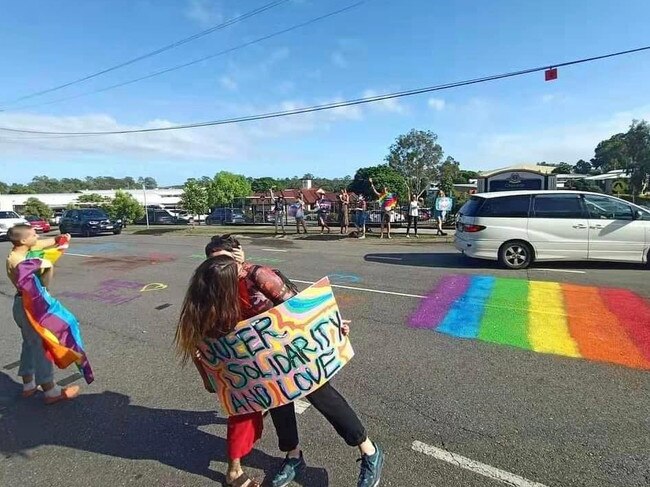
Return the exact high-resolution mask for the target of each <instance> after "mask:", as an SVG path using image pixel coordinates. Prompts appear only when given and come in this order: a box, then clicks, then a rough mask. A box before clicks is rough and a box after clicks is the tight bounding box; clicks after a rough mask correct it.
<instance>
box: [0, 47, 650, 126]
mask: <svg viewBox="0 0 650 487" xmlns="http://www.w3.org/2000/svg"><path fill="white" fill-rule="evenodd" d="M647 50H650V46H645V47H639V48H636V49H629V50H626V51H619V52H614V53H610V54H603V55H601V56H594V57H589V58H583V59H576V60H573V61H567V62H563V63H557V64H550V65H548V64H547V65H544V66H539V67H535V68H528V69H523V70H519V71H512V72H509V73H502V74H495V75H491V76H485V77H482V78H474V79H469V80H464V81H457V82H453V83H447V84H442V85H436V86H427V87H423V88H415V89H412V90H406V91H398V92H393V93H385V94H383V95H377V96H370V97H364V98H356V99H352V100H347V101H342V102H336V103H326V104H322V105H313V106H309V107H303V108H296V109H293V110H284V111H277V112H267V113H261V114H257V115H248V116H242V117H235V118H227V119H221V120H212V121H207V122H196V123H190V124H183V125H172V126H169V127H157V128H146V129H133V130H110V131H100V132H49V131H41V130H29V129H16V128H11V127H0V130H3V131H5V132H12V133H22V134H41V135H64V136H92V135H118V134H135V133H147V132H163V131H171V130H183V129H191V128H199V127H211V126H217V125H228V124H234V123H243V122H253V121H257V120H267V119H272V118H280V117H287V116H292V115H300V114H305V113H313V112H320V111H325V110H333V109H337V108H345V107H350V106H355V105H363V104H366V103H375V102H379V101H383V100H390V99H393V98H402V97H406V96H414V95H421V94H424V93H431V92H433V91H441V90H448V89H451V88H458V87H461V86H468V85H474V84H479V83H486V82H488V81H496V80H500V79H506V78H513V77H516V76H523V75H526V74H531V73H536V72H540V71H545V70H547V69H550V68H562V67H566V66H573V65H576V64H584V63H588V62H593V61H598V60H601V59H607V58H612V57H617V56H623V55H626V54H632V53H636V52H641V51H647Z"/></svg>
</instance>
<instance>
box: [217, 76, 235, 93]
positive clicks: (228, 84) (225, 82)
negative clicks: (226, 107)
mask: <svg viewBox="0 0 650 487" xmlns="http://www.w3.org/2000/svg"><path fill="white" fill-rule="evenodd" d="M219 84H220V85H221V87H222V88H223V89H225V90H228V91H237V88H239V85H238V84H237V82H236V81H235V80H234V79H232V78H231V77H230V76H222V77H221V78H219Z"/></svg>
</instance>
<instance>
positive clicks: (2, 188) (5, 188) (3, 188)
mask: <svg viewBox="0 0 650 487" xmlns="http://www.w3.org/2000/svg"><path fill="white" fill-rule="evenodd" d="M8 192H9V185H8V184H7V183H3V182H2V181H0V194H7V193H8Z"/></svg>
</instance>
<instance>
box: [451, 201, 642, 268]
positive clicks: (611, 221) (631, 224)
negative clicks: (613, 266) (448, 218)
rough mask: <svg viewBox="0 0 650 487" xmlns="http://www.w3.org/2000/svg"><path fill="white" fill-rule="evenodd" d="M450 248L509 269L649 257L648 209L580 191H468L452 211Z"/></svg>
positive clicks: (635, 259) (622, 260) (637, 260)
mask: <svg viewBox="0 0 650 487" xmlns="http://www.w3.org/2000/svg"><path fill="white" fill-rule="evenodd" d="M455 244H456V248H457V249H458V250H460V251H461V252H463V253H464V254H466V255H467V256H469V257H475V258H479V259H490V260H498V261H499V262H501V264H502V265H504V266H505V267H508V268H510V269H523V268H526V267H528V266H529V265H530V264H531V263H532V262H533V261H553V260H568V261H578V260H600V261H616V262H639V263H648V262H649V261H650V256H649V253H650V211H648V210H647V209H644V208H642V207H640V206H637V205H634V204H632V203H628V202H627V201H624V200H621V199H619V198H614V197H612V196H607V195H604V194H596V193H586V192H582V191H507V192H496V193H483V194H477V195H473V196H472V197H471V198H470V200H469V201H468V202H467V203H465V204H464V205H463V207H462V208H461V209H460V211H459V212H458V216H457V219H456V238H455Z"/></svg>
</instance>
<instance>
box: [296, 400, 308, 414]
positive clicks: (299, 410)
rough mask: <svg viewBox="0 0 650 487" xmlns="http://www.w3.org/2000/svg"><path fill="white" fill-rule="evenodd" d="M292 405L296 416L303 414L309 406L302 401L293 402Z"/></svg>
mask: <svg viewBox="0 0 650 487" xmlns="http://www.w3.org/2000/svg"><path fill="white" fill-rule="evenodd" d="M294 404H295V408H296V412H297V413H298V414H302V413H304V412H305V411H307V409H308V408H309V406H311V404H310V403H309V402H307V401H303V400H302V399H298V400H297V401H294Z"/></svg>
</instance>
